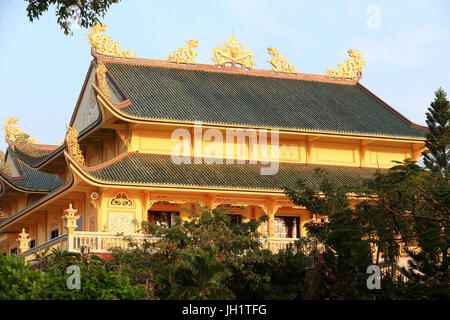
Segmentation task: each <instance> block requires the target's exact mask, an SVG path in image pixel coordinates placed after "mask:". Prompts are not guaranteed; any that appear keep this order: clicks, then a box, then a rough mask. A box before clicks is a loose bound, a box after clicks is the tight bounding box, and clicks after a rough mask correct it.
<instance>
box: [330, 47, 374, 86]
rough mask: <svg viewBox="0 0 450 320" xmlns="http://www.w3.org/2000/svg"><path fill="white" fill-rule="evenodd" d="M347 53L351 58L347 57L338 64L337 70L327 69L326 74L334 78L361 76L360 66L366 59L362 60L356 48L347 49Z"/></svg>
mask: <svg viewBox="0 0 450 320" xmlns="http://www.w3.org/2000/svg"><path fill="white" fill-rule="evenodd" d="M348 54H349V56H350V57H351V58H353V59H348V60H346V61H345V63H341V64H338V69H337V70H327V75H328V76H329V77H330V78H335V79H354V78H361V77H362V68H363V67H364V65H365V64H366V61H364V60H362V54H361V52H359V51H358V50H353V49H351V50H348Z"/></svg>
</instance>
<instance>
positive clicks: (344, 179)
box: [87, 153, 377, 191]
mask: <svg viewBox="0 0 450 320" xmlns="http://www.w3.org/2000/svg"><path fill="white" fill-rule="evenodd" d="M261 167H267V165H261V164H248V163H245V164H225V163H224V164H206V163H203V164H179V165H177V164H175V163H173V162H172V159H171V157H170V156H163V155H152V154H139V153H129V154H127V155H126V156H124V157H123V158H121V159H119V160H118V161H116V162H113V163H111V164H108V165H107V166H105V167H103V168H101V169H97V170H93V171H87V174H89V175H90V176H92V177H94V178H96V179H99V180H102V181H104V182H110V183H123V184H126V183H133V184H140V185H149V184H157V185H176V186H193V187H207V188H208V187H220V188H238V189H253V190H255V189H262V190H270V191H280V190H282V189H283V187H284V186H287V187H293V186H294V185H295V183H296V182H297V181H298V179H299V178H303V179H306V181H307V183H308V184H309V186H310V187H312V188H314V189H316V190H317V189H318V183H319V181H318V178H317V177H316V176H315V174H314V171H315V169H317V168H323V169H326V170H327V171H328V173H329V175H330V178H332V179H333V180H334V181H337V182H338V183H339V184H342V185H347V186H362V184H363V183H364V181H365V180H366V179H369V178H371V177H373V175H374V174H375V172H376V171H377V170H376V169H368V168H364V169H362V168H355V167H344V166H326V165H305V164H293V163H280V167H279V171H278V173H277V174H275V175H261V174H260V168H261Z"/></svg>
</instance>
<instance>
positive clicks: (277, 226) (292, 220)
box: [263, 217, 300, 238]
mask: <svg viewBox="0 0 450 320" xmlns="http://www.w3.org/2000/svg"><path fill="white" fill-rule="evenodd" d="M263 230H264V235H265V236H266V237H267V236H268V228H267V222H264V226H263ZM273 231H274V237H275V238H300V218H299V217H275V219H274V230H273Z"/></svg>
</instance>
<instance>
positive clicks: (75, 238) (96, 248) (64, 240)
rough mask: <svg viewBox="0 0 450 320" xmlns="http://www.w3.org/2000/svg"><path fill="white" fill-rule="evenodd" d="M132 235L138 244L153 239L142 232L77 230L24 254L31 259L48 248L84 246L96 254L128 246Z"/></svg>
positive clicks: (27, 259) (71, 249)
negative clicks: (120, 232) (123, 234)
mask: <svg viewBox="0 0 450 320" xmlns="http://www.w3.org/2000/svg"><path fill="white" fill-rule="evenodd" d="M130 237H131V238H132V239H133V241H134V242H136V243H138V244H139V243H143V241H144V239H147V240H149V239H152V238H149V237H148V236H144V235H140V234H131V235H126V236H122V235H117V234H115V233H105V232H85V231H75V232H74V233H73V234H63V235H61V236H59V237H56V238H54V239H52V240H50V241H47V242H45V243H43V244H40V245H38V246H36V247H34V248H31V249H30V250H28V251H26V252H25V253H23V254H22V256H23V257H25V261H31V260H33V258H34V254H35V253H39V254H41V253H42V252H43V251H44V250H46V249H47V248H50V249H51V248H59V249H61V250H67V251H70V252H80V249H81V248H82V247H84V248H89V249H90V251H91V252H92V253H96V254H104V253H110V249H113V248H121V249H126V248H128V244H129V242H130V241H129V240H128V239H127V238H130Z"/></svg>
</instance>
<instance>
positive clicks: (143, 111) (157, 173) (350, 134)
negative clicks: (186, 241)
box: [0, 25, 427, 257]
mask: <svg viewBox="0 0 450 320" xmlns="http://www.w3.org/2000/svg"><path fill="white" fill-rule="evenodd" d="M105 27H106V26H105V25H97V26H94V27H93V28H91V33H90V34H89V35H88V36H89V40H90V43H91V44H92V49H91V54H92V56H93V60H92V62H91V64H90V66H86V67H88V70H87V74H86V78H85V81H84V83H83V84H82V88H81V92H80V95H79V98H78V101H77V102H76V105H75V109H74V111H73V115H72V118H71V120H70V124H69V126H68V127H67V135H66V137H65V140H64V141H63V142H62V144H61V145H59V146H56V145H55V146H49V145H39V144H35V143H30V144H28V145H26V144H24V143H23V141H22V142H20V141H18V139H15V138H14V134H16V136H17V132H18V130H19V131H20V129H18V127H16V126H15V122H12V123H11V125H10V126H5V131H6V136H7V142H8V144H9V147H8V149H7V150H6V153H5V159H4V166H3V169H2V171H1V172H0V208H1V211H0V214H1V215H2V216H1V217H0V253H2V254H11V253H17V254H22V255H24V256H25V257H31V256H32V254H33V253H36V252H40V251H42V250H44V249H45V248H49V247H60V248H62V249H67V250H72V251H77V250H79V249H80V247H82V246H89V247H90V248H91V251H92V252H97V253H100V254H104V253H107V252H108V249H109V248H111V247H114V246H122V245H123V240H122V237H121V236H120V235H118V233H124V234H128V235H132V236H134V237H136V238H139V237H142V235H140V234H137V233H136V230H137V229H136V222H139V221H157V222H160V223H166V224H167V225H169V226H170V225H171V224H173V222H174V219H175V218H176V217H181V218H182V219H189V218H190V214H191V211H192V210H196V209H198V208H200V207H204V206H205V207H208V208H209V209H211V208H225V209H226V211H227V212H228V213H229V214H231V215H232V219H233V221H235V222H236V223H239V222H240V221H248V220H249V219H257V218H259V217H261V216H267V217H268V220H267V222H266V223H265V224H264V225H262V226H261V233H262V234H263V235H264V236H265V238H264V239H263V240H262V241H264V245H265V246H266V247H268V248H271V249H273V248H280V247H282V246H284V245H286V244H287V243H291V242H293V241H294V240H295V239H297V238H299V237H301V236H305V228H304V224H305V223H307V222H309V221H311V220H312V219H313V218H314V217H313V216H312V215H311V213H310V212H308V211H307V210H306V209H305V208H302V207H298V206H295V205H294V204H293V203H292V202H291V201H290V200H289V198H288V197H287V196H286V195H285V194H284V187H285V186H294V184H295V183H296V181H297V180H298V179H299V178H302V179H305V181H306V182H307V184H309V185H310V186H311V187H313V188H317V187H318V183H319V181H318V178H317V177H316V176H315V175H314V172H315V170H316V169H317V168H324V169H326V170H327V171H328V173H329V175H330V176H331V177H332V178H333V179H337V181H341V182H342V183H343V184H347V185H359V184H361V183H362V182H363V181H364V180H366V179H368V178H370V177H372V176H373V175H374V174H375V173H376V172H377V170H385V169H386V168H389V167H392V166H393V165H394V163H393V162H392V161H393V160H394V161H403V160H404V159H406V158H412V159H413V160H417V159H418V157H419V156H420V155H421V152H422V151H423V150H424V148H425V134H426V131H427V129H426V128H425V127H422V126H420V125H417V124H414V123H412V122H411V121H409V120H408V119H406V118H405V117H404V116H402V115H401V114H400V113H398V112H397V111H396V110H395V109H393V108H392V107H390V106H389V105H388V104H386V103H385V102H383V101H382V100H381V99H380V98H378V97H377V96H376V95H375V94H373V93H372V92H370V91H369V90H368V89H367V88H365V87H364V86H363V85H362V84H360V80H361V78H362V68H363V66H364V64H365V62H364V61H363V60H362V59H361V55H360V53H359V52H358V51H357V50H349V55H350V59H349V60H347V61H346V62H345V63H344V64H341V65H339V66H338V68H337V69H336V70H328V71H327V72H326V74H322V75H314V74H304V73H301V72H300V71H301V68H299V69H300V70H299V71H298V70H297V69H296V68H294V67H293V66H292V65H291V64H290V63H289V61H287V60H286V59H285V58H283V57H282V56H281V53H280V52H279V51H278V50H277V49H275V48H269V49H268V56H267V57H263V58H264V59H267V58H270V55H271V56H272V60H270V61H269V62H270V64H271V65H269V64H268V66H271V68H267V69H257V68H255V61H254V54H253V52H251V51H249V50H248V49H247V48H246V47H244V46H243V45H242V44H241V43H240V42H239V40H237V38H236V37H234V36H233V37H230V38H229V39H228V41H226V42H223V43H221V44H219V45H218V47H217V48H214V49H213V50H212V51H213V53H212V59H211V60H212V63H211V64H200V63H197V62H195V57H196V56H197V53H196V52H195V48H196V47H197V46H198V41H197V40H190V41H187V42H186V44H185V46H184V47H183V48H181V49H179V50H176V51H174V52H173V54H171V55H169V57H168V59H167V60H153V59H143V58H135V57H134V53H133V52H131V51H129V50H122V49H120V48H119V45H118V43H117V42H111V41H110V38H109V37H106V36H105V35H104V34H101V32H104V31H105ZM103 37H106V38H105V39H107V41H103V40H104V38H103ZM261 61H262V59H261ZM300 67H301V66H300ZM62 139H63V137H61V140H62ZM266 141H267V143H265V142H266ZM264 151H267V152H264Z"/></svg>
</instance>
